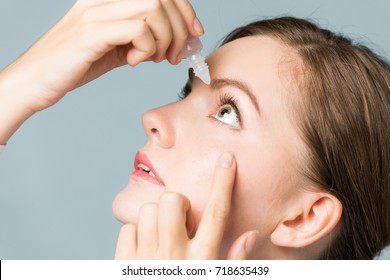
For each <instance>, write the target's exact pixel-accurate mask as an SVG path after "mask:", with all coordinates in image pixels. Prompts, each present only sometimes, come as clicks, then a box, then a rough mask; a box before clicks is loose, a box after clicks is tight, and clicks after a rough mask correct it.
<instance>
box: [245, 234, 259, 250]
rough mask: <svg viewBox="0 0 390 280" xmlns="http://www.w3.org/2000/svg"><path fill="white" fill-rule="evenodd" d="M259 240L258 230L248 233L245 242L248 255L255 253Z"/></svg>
mask: <svg viewBox="0 0 390 280" xmlns="http://www.w3.org/2000/svg"><path fill="white" fill-rule="evenodd" d="M258 238H259V232H258V231H257V230H254V231H251V232H249V233H248V235H247V237H246V241H245V246H244V247H245V252H246V254H247V255H249V254H250V253H252V252H253V249H254V248H255V245H256V241H257V239H258Z"/></svg>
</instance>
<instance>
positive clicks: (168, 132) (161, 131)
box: [142, 105, 175, 148]
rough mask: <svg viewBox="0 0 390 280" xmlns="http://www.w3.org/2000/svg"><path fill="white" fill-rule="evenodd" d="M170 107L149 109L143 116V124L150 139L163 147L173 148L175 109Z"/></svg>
mask: <svg viewBox="0 0 390 280" xmlns="http://www.w3.org/2000/svg"><path fill="white" fill-rule="evenodd" d="M168 107H170V106H169V105H166V106H163V107H160V108H156V109H153V110H150V111H147V112H145V113H144V114H143V116H142V125H143V127H144V130H145V132H146V135H147V136H148V138H149V140H150V141H152V142H154V143H156V144H157V145H159V146H160V147H162V148H171V147H172V146H173V144H174V143H175V131H174V124H173V117H172V115H173V111H172V110H171V109H169V108H168Z"/></svg>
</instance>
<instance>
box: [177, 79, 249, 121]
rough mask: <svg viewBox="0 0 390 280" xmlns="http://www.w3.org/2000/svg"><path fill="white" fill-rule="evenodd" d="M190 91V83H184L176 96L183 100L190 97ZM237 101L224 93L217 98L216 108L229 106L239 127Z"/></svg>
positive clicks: (239, 117)
mask: <svg viewBox="0 0 390 280" xmlns="http://www.w3.org/2000/svg"><path fill="white" fill-rule="evenodd" d="M191 91H192V86H191V84H190V83H186V84H185V85H184V87H183V88H182V89H181V91H180V92H179V94H178V97H179V100H183V99H185V98H186V97H187V96H188V95H190V93H191ZM236 104H237V100H236V99H235V98H234V97H233V96H232V95H230V94H228V93H224V94H223V95H221V96H220V97H219V100H218V106H217V107H218V108H221V107H222V106H224V105H230V106H232V107H233V110H234V112H235V113H236V114H237V118H238V122H239V124H240V125H241V124H242V123H241V114H240V110H238V107H237V105H236Z"/></svg>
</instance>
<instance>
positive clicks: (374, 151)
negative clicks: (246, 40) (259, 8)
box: [222, 17, 390, 259]
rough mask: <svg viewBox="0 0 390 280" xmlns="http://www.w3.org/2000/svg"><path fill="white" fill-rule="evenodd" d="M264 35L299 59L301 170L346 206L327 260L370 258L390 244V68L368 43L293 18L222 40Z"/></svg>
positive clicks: (297, 107)
mask: <svg viewBox="0 0 390 280" xmlns="http://www.w3.org/2000/svg"><path fill="white" fill-rule="evenodd" d="M258 35H265V36H271V37H273V38H276V39H279V40H281V41H282V42H283V43H284V44H286V45H287V46H289V47H291V48H292V49H293V50H294V52H295V56H296V54H297V55H298V57H299V59H298V60H300V61H299V62H298V64H299V66H300V69H301V71H300V73H301V77H300V79H299V80H300V82H298V80H297V86H298V88H299V91H300V97H299V102H298V103H297V104H295V103H294V106H293V107H294V108H293V109H294V111H295V112H296V113H293V115H294V116H295V117H294V118H295V120H294V123H295V124H296V125H297V128H298V130H299V133H300V135H301V137H302V139H303V141H304V143H305V144H306V146H307V152H308V156H307V158H306V161H305V166H304V167H303V166H301V168H300V171H301V173H302V174H303V175H304V176H305V178H307V179H309V180H310V181H311V182H314V183H315V185H318V186H320V187H322V188H324V189H326V190H327V191H329V192H330V193H332V194H333V195H335V196H336V197H337V198H338V199H339V200H340V202H341V203H342V205H343V213H342V217H341V220H340V222H339V225H338V233H337V236H336V238H335V239H334V240H333V242H332V244H331V245H330V247H329V248H327V249H326V251H325V252H323V254H322V256H323V258H324V259H372V258H373V257H375V256H376V255H377V254H378V253H379V252H380V250H381V249H383V248H384V247H385V246H386V245H388V244H389V242H390V129H389V127H390V126H389V123H390V66H389V63H387V62H386V61H385V60H384V59H382V58H380V57H379V56H378V55H376V54H374V53H373V52H372V51H371V50H369V49H368V48H366V47H365V46H362V45H358V44H354V43H352V42H351V40H349V39H347V38H345V37H343V36H340V35H336V34H334V33H332V32H331V31H329V30H325V29H321V28H319V27H318V26H316V25H315V24H313V23H311V22H309V21H307V20H303V19H297V18H292V17H282V18H276V19H270V20H262V21H257V22H253V23H250V24H248V25H246V26H243V27H240V28H238V29H236V30H234V31H233V32H231V33H230V34H229V35H228V36H227V37H226V38H225V40H224V41H223V42H222V45H223V44H226V43H228V42H230V41H233V40H236V39H239V38H242V37H247V36H258Z"/></svg>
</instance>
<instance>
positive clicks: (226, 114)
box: [214, 104, 240, 127]
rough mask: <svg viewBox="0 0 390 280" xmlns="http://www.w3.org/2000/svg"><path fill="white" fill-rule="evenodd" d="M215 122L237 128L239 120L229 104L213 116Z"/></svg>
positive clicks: (235, 111) (235, 110)
mask: <svg viewBox="0 0 390 280" xmlns="http://www.w3.org/2000/svg"><path fill="white" fill-rule="evenodd" d="M214 117H215V118H216V119H217V120H219V121H221V122H223V123H226V124H228V125H231V126H234V127H239V126H240V118H239V115H238V112H237V109H236V108H234V107H233V106H232V105H230V104H225V105H223V106H222V107H221V108H220V109H219V110H218V112H217V113H216V114H215V116H214Z"/></svg>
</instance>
